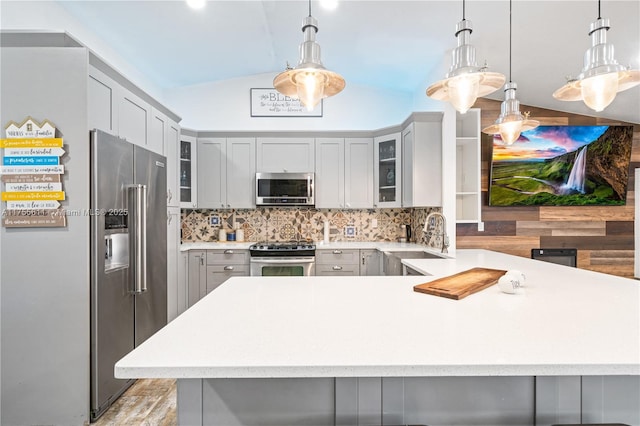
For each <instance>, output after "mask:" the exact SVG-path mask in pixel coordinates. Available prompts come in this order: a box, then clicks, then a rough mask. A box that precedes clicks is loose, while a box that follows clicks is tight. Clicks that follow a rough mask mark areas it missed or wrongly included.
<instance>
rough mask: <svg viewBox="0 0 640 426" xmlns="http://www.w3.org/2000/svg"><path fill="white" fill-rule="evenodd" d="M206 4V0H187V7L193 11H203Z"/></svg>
mask: <svg viewBox="0 0 640 426" xmlns="http://www.w3.org/2000/svg"><path fill="white" fill-rule="evenodd" d="M206 3H207V2H206V0H187V5H188V6H189V7H190V8H192V9H202V8H203V7H204V6H205V5H206Z"/></svg>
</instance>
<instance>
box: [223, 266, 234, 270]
mask: <svg viewBox="0 0 640 426" xmlns="http://www.w3.org/2000/svg"><path fill="white" fill-rule="evenodd" d="M224 270H225V271H233V266H231V265H227V266H225V267H224Z"/></svg>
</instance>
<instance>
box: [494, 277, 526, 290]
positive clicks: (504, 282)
mask: <svg viewBox="0 0 640 426" xmlns="http://www.w3.org/2000/svg"><path fill="white" fill-rule="evenodd" d="M498 287H499V288H500V291H502V292H503V293H507V294H519V293H522V290H521V289H522V286H521V285H520V281H519V280H518V279H517V278H516V277H514V276H513V275H509V273H506V274H505V275H503V276H501V277H500V278H499V279H498Z"/></svg>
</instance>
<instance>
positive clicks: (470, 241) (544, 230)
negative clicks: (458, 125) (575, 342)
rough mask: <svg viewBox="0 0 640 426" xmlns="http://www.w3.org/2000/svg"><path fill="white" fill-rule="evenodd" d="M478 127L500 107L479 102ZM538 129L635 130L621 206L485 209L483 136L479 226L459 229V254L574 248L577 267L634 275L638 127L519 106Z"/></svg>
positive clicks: (488, 144) (486, 140) (488, 143)
mask: <svg viewBox="0 0 640 426" xmlns="http://www.w3.org/2000/svg"><path fill="white" fill-rule="evenodd" d="M474 107H475V108H481V109H482V114H481V122H482V124H481V127H482V128H484V127H486V126H489V125H491V124H493V122H494V121H495V120H496V118H497V117H498V115H499V114H500V102H499V101H493V100H489V99H479V100H478V101H477V102H476V104H475V105H474ZM520 110H521V111H523V112H524V111H530V112H531V118H533V119H535V120H538V121H540V124H541V125H600V124H610V125H629V124H632V125H634V130H633V148H632V151H631V164H630V167H629V185H628V187H627V203H626V205H625V206H613V207H609V206H607V207H598V206H585V207H578V206H576V207H547V206H539V207H489V205H488V200H489V173H490V165H491V155H492V150H493V142H492V137H491V136H488V135H485V134H482V159H481V170H482V220H483V221H484V225H485V228H484V229H485V230H484V232H478V227H477V224H473V223H459V224H457V232H456V235H457V237H456V238H457V247H458V248H482V249H488V250H494V251H499V252H503V253H509V254H513V255H517V256H522V257H530V256H531V249H532V248H577V249H578V267H579V268H583V269H590V270H593V271H598V272H604V273H607V274H612V275H620V276H624V277H633V273H634V265H633V262H634V213H635V208H634V199H635V197H634V188H635V182H634V169H635V168H636V167H640V125H638V124H633V123H625V122H620V121H613V120H609V119H602V118H595V117H588V116H583V115H576V114H568V113H563V112H559V111H552V110H548V109H542V108H535V107H528V106H524V105H521V106H520Z"/></svg>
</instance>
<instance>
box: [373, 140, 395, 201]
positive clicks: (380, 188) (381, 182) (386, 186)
mask: <svg viewBox="0 0 640 426" xmlns="http://www.w3.org/2000/svg"><path fill="white" fill-rule="evenodd" d="M373 142H374V149H373V157H374V159H373V161H374V184H375V187H374V207H376V208H386V207H400V206H401V202H402V200H401V194H402V187H401V180H402V179H401V176H402V173H401V169H400V167H401V165H402V161H401V158H402V157H401V155H402V153H401V150H402V148H401V147H402V143H401V134H400V133H399V132H398V133H392V134H389V135H383V136H377V137H375V138H374V140H373Z"/></svg>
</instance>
